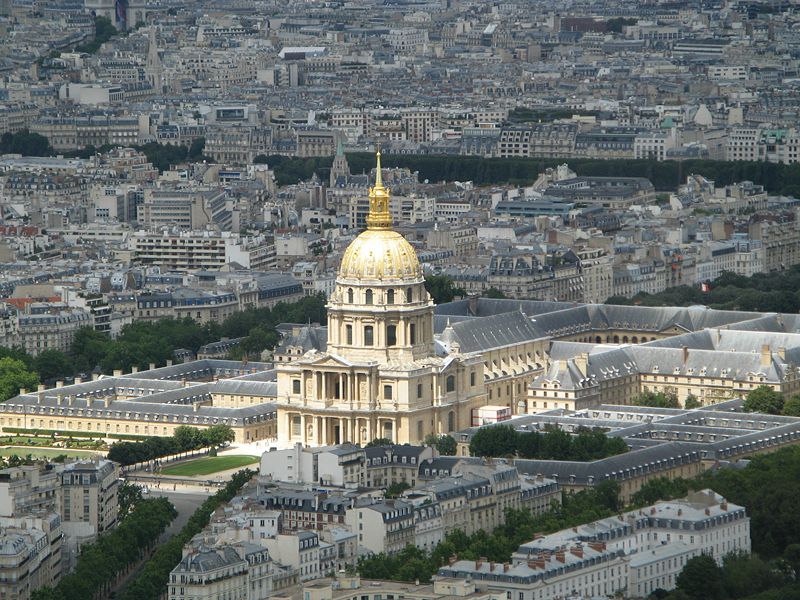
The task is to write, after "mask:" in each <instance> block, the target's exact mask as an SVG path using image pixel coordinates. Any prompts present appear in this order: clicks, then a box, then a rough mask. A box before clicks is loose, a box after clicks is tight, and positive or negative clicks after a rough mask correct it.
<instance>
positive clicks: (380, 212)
mask: <svg viewBox="0 0 800 600" xmlns="http://www.w3.org/2000/svg"><path fill="white" fill-rule="evenodd" d="M376 159H377V164H376V166H375V187H373V188H371V189H370V190H369V215H367V229H391V228H392V215H391V214H389V190H388V189H386V188H385V187H383V175H382V173H381V151H380V150H378V152H377V154H376Z"/></svg>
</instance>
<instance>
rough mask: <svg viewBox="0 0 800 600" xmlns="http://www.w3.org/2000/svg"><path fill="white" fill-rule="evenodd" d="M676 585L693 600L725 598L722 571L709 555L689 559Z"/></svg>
mask: <svg viewBox="0 0 800 600" xmlns="http://www.w3.org/2000/svg"><path fill="white" fill-rule="evenodd" d="M676 583H677V588H678V589H679V590H682V591H684V592H686V594H687V595H688V596H689V598H692V600H717V599H720V598H722V597H723V596H724V589H723V585H722V570H721V569H720V568H719V566H718V565H717V563H716V561H715V560H714V559H713V558H711V557H710V556H709V555H707V554H701V555H700V556H695V557H694V558H691V559H689V560H688V561H687V563H686V564H685V565H684V567H683V570H682V571H681V572H680V574H679V575H678V579H677V580H676Z"/></svg>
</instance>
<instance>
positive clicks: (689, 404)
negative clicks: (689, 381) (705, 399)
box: [683, 394, 702, 410]
mask: <svg viewBox="0 0 800 600" xmlns="http://www.w3.org/2000/svg"><path fill="white" fill-rule="evenodd" d="M701 406H702V404H701V403H700V400H698V399H697V396H695V395H694V394H689V395H688V396H686V401H685V402H684V403H683V407H684V408H686V409H689V410H691V409H693V408H700V407H701Z"/></svg>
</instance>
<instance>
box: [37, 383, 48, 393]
mask: <svg viewBox="0 0 800 600" xmlns="http://www.w3.org/2000/svg"><path fill="white" fill-rule="evenodd" d="M45 389H46V387H45V385H44V384H43V383H40V384H39V385H38V386H37V387H36V391H37V392H43V391H44V390H45Z"/></svg>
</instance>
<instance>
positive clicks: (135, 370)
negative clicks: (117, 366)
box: [131, 365, 139, 373]
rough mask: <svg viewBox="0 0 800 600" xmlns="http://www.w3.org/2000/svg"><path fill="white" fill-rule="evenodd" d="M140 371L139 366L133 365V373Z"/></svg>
mask: <svg viewBox="0 0 800 600" xmlns="http://www.w3.org/2000/svg"><path fill="white" fill-rule="evenodd" d="M138 372H139V367H137V366H135V365H134V366H132V367H131V373H138Z"/></svg>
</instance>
